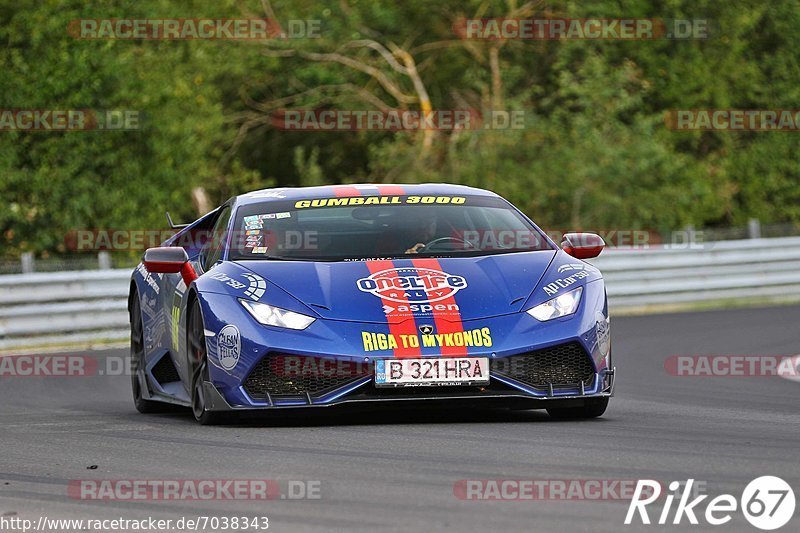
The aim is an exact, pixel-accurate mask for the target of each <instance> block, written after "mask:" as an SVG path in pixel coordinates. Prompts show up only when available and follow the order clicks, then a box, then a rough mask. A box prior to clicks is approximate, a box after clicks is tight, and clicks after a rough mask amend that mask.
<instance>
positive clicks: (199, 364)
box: [186, 300, 225, 426]
mask: <svg viewBox="0 0 800 533" xmlns="http://www.w3.org/2000/svg"><path fill="white" fill-rule="evenodd" d="M186 329H187V330H188V331H187V337H188V338H187V340H188V349H187V352H188V354H189V363H190V364H191V368H193V369H194V370H193V372H192V414H193V415H194V419H195V420H197V421H198V422H199V423H200V424H201V425H203V426H212V425H215V424H220V423H222V422H224V420H225V419H224V415H223V414H221V413H217V412H214V411H209V410H208V409H206V398H205V390H204V389H203V382H204V381H209V372H208V353H207V351H206V337H205V326H204V324H203V314H202V311H201V310H200V303H199V302H198V301H197V300H195V301H194V304H193V305H192V310H191V312H190V313H189V320H188V328H186Z"/></svg>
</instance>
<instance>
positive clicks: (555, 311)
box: [528, 287, 583, 322]
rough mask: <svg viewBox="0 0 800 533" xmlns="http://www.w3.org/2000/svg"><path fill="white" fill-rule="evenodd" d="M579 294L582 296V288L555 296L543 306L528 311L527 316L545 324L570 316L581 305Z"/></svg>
mask: <svg viewBox="0 0 800 533" xmlns="http://www.w3.org/2000/svg"><path fill="white" fill-rule="evenodd" d="M581 294H583V287H579V288H577V289H575V290H574V291H569V292H565V293H564V294H562V295H561V296H557V297H555V298H553V299H552V300H547V301H546V302H545V303H543V304H539V305H537V306H536V307H533V308H531V309H528V314H529V315H531V316H532V317H533V318H535V319H536V320H538V321H539V322H546V321H548V320H553V319H554V318H561V317H562V316H567V315H571V314H572V313H574V312H575V311H577V310H578V304H579V303H581Z"/></svg>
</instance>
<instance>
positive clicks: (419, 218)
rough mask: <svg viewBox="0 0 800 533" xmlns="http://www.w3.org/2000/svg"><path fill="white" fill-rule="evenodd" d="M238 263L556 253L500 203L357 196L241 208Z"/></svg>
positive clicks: (233, 247)
mask: <svg viewBox="0 0 800 533" xmlns="http://www.w3.org/2000/svg"><path fill="white" fill-rule="evenodd" d="M229 242H230V253H229V255H228V258H229V259H231V260H234V261H236V260H259V259H275V260H277V259H284V260H309V261H361V260H368V259H389V258H399V257H419V256H429V257H457V256H476V255H492V254H498V253H511V252H528V251H535V250H550V249H552V246H551V244H550V243H549V242H548V241H547V239H546V238H545V237H544V235H543V234H542V233H541V232H540V231H539V230H537V228H536V227H534V226H533V225H531V224H530V222H528V221H527V220H526V219H525V218H524V217H523V216H521V215H520V214H519V212H517V211H516V210H515V209H514V208H512V207H511V206H510V205H509V204H508V203H507V202H505V201H504V200H502V199H500V198H495V197H483V196H371V197H370V196H357V197H343V198H321V199H313V200H291V201H288V200H287V201H283V200H280V201H274V200H273V201H265V202H262V203H258V204H250V205H245V206H242V207H240V208H239V209H238V210H237V213H236V220H235V225H234V231H233V234H232V235H231V239H230V241H229Z"/></svg>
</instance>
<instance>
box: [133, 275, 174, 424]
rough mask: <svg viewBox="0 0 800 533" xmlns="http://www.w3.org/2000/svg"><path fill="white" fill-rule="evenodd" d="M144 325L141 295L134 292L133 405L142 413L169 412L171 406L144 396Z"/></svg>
mask: <svg viewBox="0 0 800 533" xmlns="http://www.w3.org/2000/svg"><path fill="white" fill-rule="evenodd" d="M143 362H144V325H143V324H142V307H141V304H140V303H139V293H138V292H137V291H134V293H133V302H132V303H131V392H132V393H133V405H135V406H136V410H137V411H139V412H140V413H144V414H151V413H163V412H166V411H168V410H169V405H168V404H165V403H162V402H154V401H152V400H146V399H145V398H144V397H143V396H142V380H143V379H144V374H143V370H141V369H142V368H143Z"/></svg>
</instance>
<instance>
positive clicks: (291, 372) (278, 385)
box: [244, 354, 373, 399]
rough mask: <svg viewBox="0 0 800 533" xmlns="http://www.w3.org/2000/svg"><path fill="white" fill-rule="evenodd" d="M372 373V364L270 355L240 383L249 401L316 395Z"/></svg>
mask: <svg viewBox="0 0 800 533" xmlns="http://www.w3.org/2000/svg"><path fill="white" fill-rule="evenodd" d="M372 374H373V364H372V363H356V362H351V361H339V360H336V359H331V358H322V357H312V356H300V355H284V354H271V355H267V356H266V357H264V358H263V359H261V361H260V362H259V363H258V364H257V365H256V367H255V368H254V369H253V371H252V372H250V375H249V376H248V377H247V380H246V381H245V383H244V389H245V391H246V392H247V394H249V395H250V397H251V398H254V399H263V398H266V396H267V394H269V395H270V396H297V395H305V394H306V393H308V394H309V395H311V396H320V395H322V394H324V393H326V392H329V391H333V390H335V389H338V388H339V387H342V386H344V385H347V384H348V383H351V382H353V381H355V380H357V379H360V378H363V377H365V376H371V375H372Z"/></svg>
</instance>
